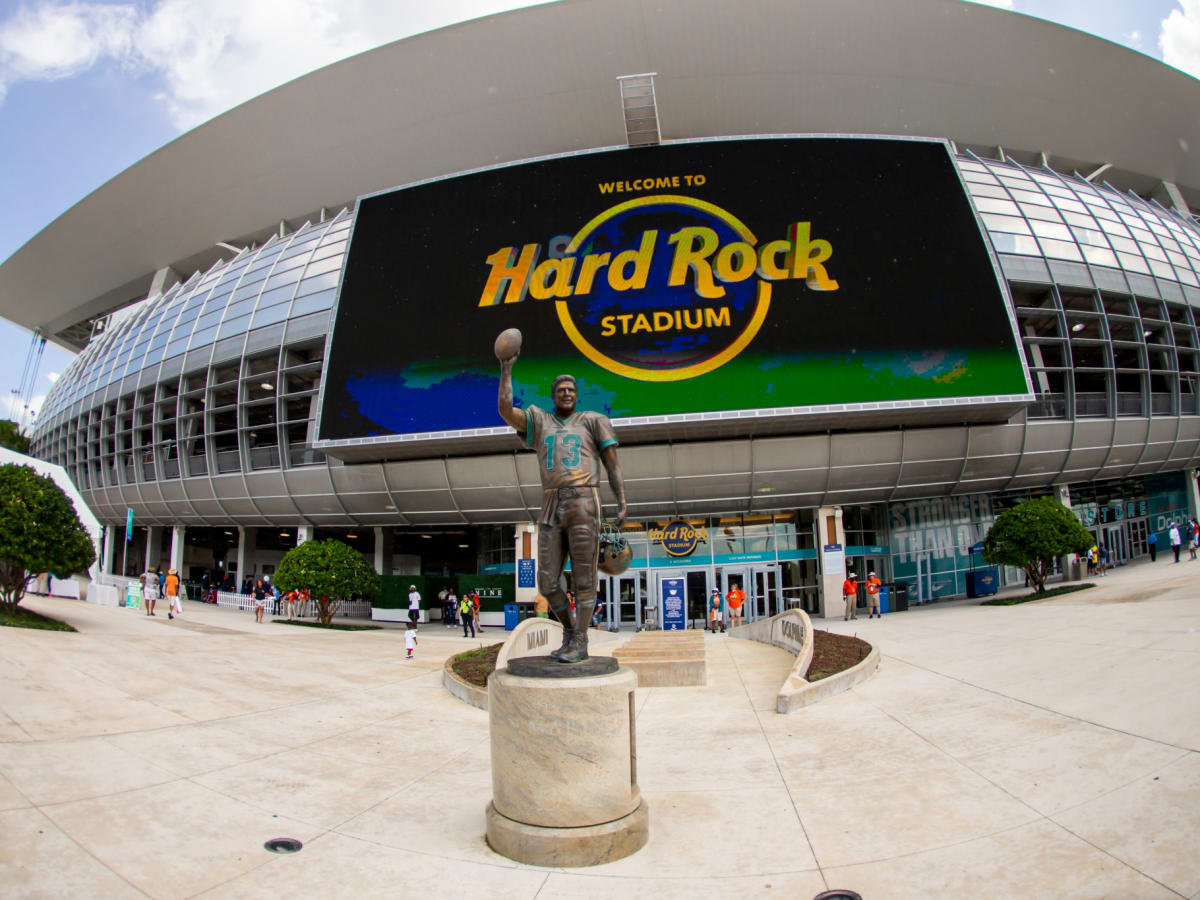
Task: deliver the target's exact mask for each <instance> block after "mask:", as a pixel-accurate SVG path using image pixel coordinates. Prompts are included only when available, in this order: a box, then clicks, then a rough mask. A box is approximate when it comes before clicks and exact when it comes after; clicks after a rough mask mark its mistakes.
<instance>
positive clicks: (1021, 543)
mask: <svg viewBox="0 0 1200 900" xmlns="http://www.w3.org/2000/svg"><path fill="white" fill-rule="evenodd" d="M1091 546H1092V535H1091V534H1090V533H1089V532H1088V530H1087V529H1086V528H1084V527H1083V526H1082V525H1081V524H1079V520H1078V519H1077V518H1075V514H1074V513H1073V512H1071V510H1069V509H1067V508H1066V507H1065V506H1063V505H1062V504H1061V503H1059V502H1058V501H1057V500H1055V499H1054V498H1053V497H1037V498H1035V499H1033V500H1026V501H1025V502H1024V503H1019V504H1017V505H1016V506H1014V507H1012V508H1011V509H1006V510H1005V511H1004V512H1002V513H1000V515H999V516H997V517H996V521H995V523H994V524H993V525H992V527H991V528H990V529H988V533H987V537H985V538H984V539H983V558H984V559H985V560H987V561H988V562H990V563H996V564H998V565H1004V566H1018V567H1020V568H1022V569H1024V570H1025V574H1026V575H1028V576H1029V583H1030V584H1032V585H1033V586H1034V588H1035V589H1036V591H1037V592H1038V593H1039V594H1042V593H1045V591H1046V577H1047V576H1048V575H1049V574H1050V571H1051V569H1053V568H1054V560H1055V558H1056V557H1059V556H1065V555H1066V554H1068V553H1083V552H1085V551H1087V550H1088V549H1089V548H1090V547H1091Z"/></svg>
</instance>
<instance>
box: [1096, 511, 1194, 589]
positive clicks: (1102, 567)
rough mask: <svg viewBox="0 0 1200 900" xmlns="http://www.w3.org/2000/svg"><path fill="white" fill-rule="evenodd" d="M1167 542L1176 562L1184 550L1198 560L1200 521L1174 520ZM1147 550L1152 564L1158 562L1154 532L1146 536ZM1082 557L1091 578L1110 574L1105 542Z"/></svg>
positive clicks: (1171, 523)
mask: <svg viewBox="0 0 1200 900" xmlns="http://www.w3.org/2000/svg"><path fill="white" fill-rule="evenodd" d="M1167 542H1168V543H1169V545H1170V547H1171V554H1172V556H1173V557H1174V562H1181V561H1182V557H1183V551H1184V550H1187V552H1188V559H1189V560H1193V559H1196V558H1197V553H1196V551H1197V550H1198V549H1200V520H1197V519H1194V518H1192V519H1182V520H1181V521H1178V522H1176V521H1174V520H1172V521H1171V522H1170V524H1169V525H1168V527H1167ZM1146 549H1147V550H1148V551H1149V552H1150V562H1157V561H1158V535H1157V534H1156V533H1155V532H1153V531H1151V532H1150V533H1149V534H1147V535H1146ZM1080 556H1082V557H1083V562H1084V563H1085V564H1086V566H1087V574H1088V575H1089V576H1104V575H1107V574H1108V565H1109V553H1108V547H1106V546H1105V545H1104V543H1103V542H1098V543H1096V544H1093V545H1092V547H1091V548H1090V549H1089V550H1088V551H1087V552H1086V553H1083V554H1076V557H1077V558H1078V557H1080Z"/></svg>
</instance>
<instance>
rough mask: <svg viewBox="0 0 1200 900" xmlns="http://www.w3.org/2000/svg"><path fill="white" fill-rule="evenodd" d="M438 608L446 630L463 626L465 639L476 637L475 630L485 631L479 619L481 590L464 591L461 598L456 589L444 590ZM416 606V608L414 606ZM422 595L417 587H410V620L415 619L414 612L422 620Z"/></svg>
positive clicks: (440, 594) (439, 594) (439, 593)
mask: <svg viewBox="0 0 1200 900" xmlns="http://www.w3.org/2000/svg"><path fill="white" fill-rule="evenodd" d="M414 597H415V598H416V599H415V600H414ZM437 597H438V606H440V607H441V609H442V624H443V625H444V626H445V627H446V628H455V627H457V626H459V625H461V626H462V630H463V637H475V629H476V628H478V629H479V630H480V631H483V622H481V621H480V619H479V589H478V588H471V589H470V590H468V591H464V592H463V595H462V596H461V597H459V596H458V593H457V592H456V591H455V590H454V588H452V587H450V588H442V589H441V590H440V591H438V595H437ZM414 603H415V604H416V606H414V605H413V604H414ZM420 604H421V595H420V594H419V593H417V588H416V586H415V585H409V586H408V610H409V613H408V615H409V619H410V620H413V621H416V619H413V612H414V610H415V611H416V616H417V619H419V618H420V611H421V607H420Z"/></svg>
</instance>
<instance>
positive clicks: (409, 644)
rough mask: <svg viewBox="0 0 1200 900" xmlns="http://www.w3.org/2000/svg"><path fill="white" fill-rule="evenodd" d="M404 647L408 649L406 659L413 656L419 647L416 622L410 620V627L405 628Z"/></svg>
mask: <svg viewBox="0 0 1200 900" xmlns="http://www.w3.org/2000/svg"><path fill="white" fill-rule="evenodd" d="M404 649H406V650H407V651H408V655H407V656H405V657H404V658H405V659H412V658H413V651H414V650H416V649H417V625H416V623H415V622H409V623H408V627H407V628H406V629H404Z"/></svg>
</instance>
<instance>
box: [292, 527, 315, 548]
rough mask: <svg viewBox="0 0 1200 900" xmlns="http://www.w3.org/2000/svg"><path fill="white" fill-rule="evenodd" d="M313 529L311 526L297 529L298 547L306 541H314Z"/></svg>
mask: <svg viewBox="0 0 1200 900" xmlns="http://www.w3.org/2000/svg"><path fill="white" fill-rule="evenodd" d="M313 530H314V529H313V527H312V526H311V525H301V526H299V527H298V528H297V529H296V546H297V547H299V546H300V545H301V544H303V543H304V542H305V541H311V540H312V539H313Z"/></svg>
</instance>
